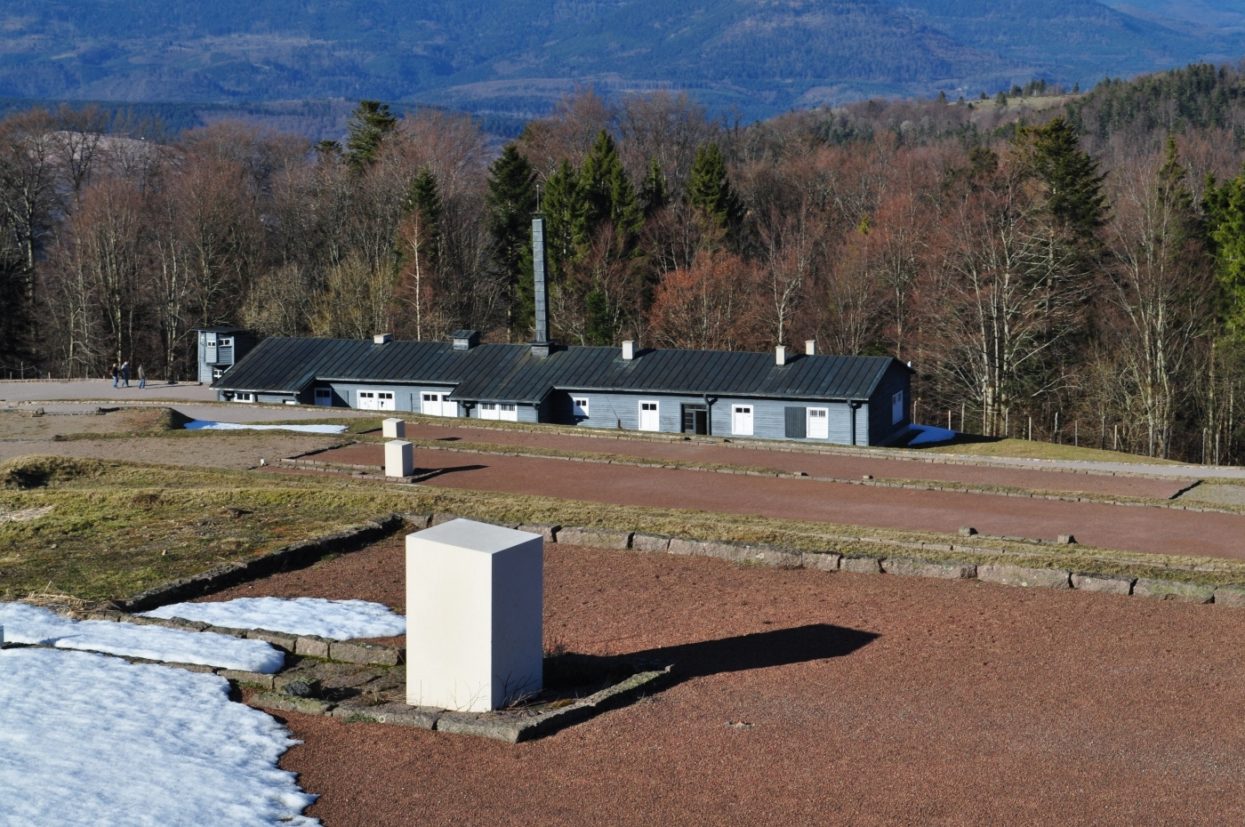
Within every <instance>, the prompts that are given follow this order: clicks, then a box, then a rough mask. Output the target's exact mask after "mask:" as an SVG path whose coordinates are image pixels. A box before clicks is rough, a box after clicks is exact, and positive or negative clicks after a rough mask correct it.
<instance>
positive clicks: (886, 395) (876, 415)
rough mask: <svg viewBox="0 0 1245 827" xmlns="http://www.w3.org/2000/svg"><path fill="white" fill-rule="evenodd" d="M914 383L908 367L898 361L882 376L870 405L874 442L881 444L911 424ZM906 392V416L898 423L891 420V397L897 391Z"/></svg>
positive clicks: (870, 430)
mask: <svg viewBox="0 0 1245 827" xmlns="http://www.w3.org/2000/svg"><path fill="white" fill-rule="evenodd" d="M911 388H912V383H911V380H910V374H909V373H908V369H907V368H905V367H904V366H903V365H901V364H899V363H898V362H895V363H893V364H892V365H891V366H890V367H889V368H888V369H887V370H886V373H885V374H884V375H883V376H882V381H881V382H879V383H878V387H877V390H876V391H875V392H874V394H873V405H871V406H870V408H871V410H870V415H869V426H868V427H869V434H870V436H872V437H873V444H875V445H877V444H881V443H882V442H885V441H886V440H887V439H889V438H890V437H891V436H893V435H894V434H896V433H897V432H899V431H902V430H903V429H904V428H906V427H908V425H909V424H911V413H912V399H911V398H910V397H911V393H912V390H911ZM899 390H902V391H903V392H904V416H903V419H901V420H899V422H898V423H892V422H891V398H892V397H893V396H894V394H895V392H896V391H899Z"/></svg>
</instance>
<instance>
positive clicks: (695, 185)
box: [687, 143, 744, 241]
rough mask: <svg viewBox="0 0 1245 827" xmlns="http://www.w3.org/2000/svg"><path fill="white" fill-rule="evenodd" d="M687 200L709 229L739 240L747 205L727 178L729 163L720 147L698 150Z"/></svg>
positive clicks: (710, 144) (689, 181)
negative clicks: (745, 205)
mask: <svg viewBox="0 0 1245 827" xmlns="http://www.w3.org/2000/svg"><path fill="white" fill-rule="evenodd" d="M687 200H688V203H689V204H690V205H691V207H692V209H693V210H695V211H696V213H697V215H698V216H699V217H700V219H701V220H702V221H703V222H704V223H705V225H706V229H709V230H713V231H717V232H720V233H722V234H724V235H725V236H726V238H728V239H730V240H732V241H734V240H737V238H738V231H739V225H740V223H741V222H742V220H743V212H744V211H743V204H742V203H741V202H740V200H739V196H738V195H737V194H736V193H735V189H734V187H732V186H731V182H730V179H729V178H728V177H727V174H726V161H725V160H724V159H723V158H722V150H721V149H719V148H718V145H717V144H716V143H707V144H704V145H703V146H701V147H700V148H699V149H697V150H696V158H695V159H694V160H693V161H692V172H691V177H690V178H689V180H688V183H687Z"/></svg>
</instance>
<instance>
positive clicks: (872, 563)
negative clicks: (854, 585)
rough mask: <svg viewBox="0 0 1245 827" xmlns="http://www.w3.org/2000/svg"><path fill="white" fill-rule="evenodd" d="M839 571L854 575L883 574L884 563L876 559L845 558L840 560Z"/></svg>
mask: <svg viewBox="0 0 1245 827" xmlns="http://www.w3.org/2000/svg"><path fill="white" fill-rule="evenodd" d="M839 571H850V572H852V573H854V574H881V573H882V561H881V560H879V559H878V558H876V557H844V558H843V559H841V560H839Z"/></svg>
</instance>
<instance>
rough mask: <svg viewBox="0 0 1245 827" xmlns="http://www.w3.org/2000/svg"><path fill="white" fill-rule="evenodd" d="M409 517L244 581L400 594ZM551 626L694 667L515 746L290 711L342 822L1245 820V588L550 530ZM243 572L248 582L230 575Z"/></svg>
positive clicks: (259, 590)
mask: <svg viewBox="0 0 1245 827" xmlns="http://www.w3.org/2000/svg"><path fill="white" fill-rule="evenodd" d="M402 566H403V556H402V541H401V538H395V539H391V540H388V541H385V542H383V543H380V544H378V545H376V546H374V547H372V548H370V549H368V550H365V551H362V552H358V553H355V554H349V555H344V556H342V557H339V558H336V559H333V560H330V561H326V562H323V563H320V564H318V565H316V566H314V567H312V568H309V569H306V570H303V571H298V572H291V573H288V574H282V575H277V576H274V577H272V578H269V579H266V580H262V581H259V582H256V583H253V584H249V585H247V586H243V587H240V588H238V589H234V590H231V592H230V593H229V595H259V594H273V595H286V596H294V595H312V596H324V597H344V596H350V597H361V598H367V599H372V600H380V601H382V602H385V603H388V604H389V605H391V606H393V607H394V608H396V609H399V610H401V609H402V607H403V606H402V604H403V591H402V575H401V572H402ZM545 584H546V585H545V601H546V603H545V618H546V620H545V639H546V644H547V646H552V645H559V646H564V647H565V648H566V649H568V650H569V651H575V652H584V653H593V654H619V653H638V652H654V651H656V652H658V653H660V654H662V655H665V656H666V657H669V658H670V659H672V660H673V661H674V662H675V663H676V664H677V667H676V668H677V671H678V674H679V678H678V680H677V682H676V683H675V684H674V685H673V686H671V687H670V688H668V689H666V690H664V691H661V692H659V693H657V694H655V695H653V696H652V697H650V698H648V699H645V700H643V701H641V702H639V703H637V704H635V705H633V706H630V707H627V708H623V709H620V710H616V711H613V712H609V713H606V714H605V715H602V716H599V717H597V718H595V719H593V720H591V721H588V722H586V723H583V724H580V725H578V726H575V727H572V728H571V729H569V730H566V731H564V732H561V733H559V734H557V735H554V736H552V737H550V738H547V739H544V740H540V741H536V742H533V743H530V744H520V745H513V746H512V745H506V744H501V743H497V742H491V741H485V740H482V739H476V738H471V737H465V736H452V735H444V734H437V733H430V732H424V731H417V730H406V729H402V728H397V727H384V726H380V725H370V724H343V723H340V722H338V721H336V720H331V719H326V718H318V717H312V716H306V715H300V714H297V713H284V712H282V713H278V714H279V715H280V716H281V717H282V718H283V719H285V720H286V721H287V724H288V725H289V726H290V728H291V729H292V731H293V733H294V736H295V737H297V738H299V739H301V740H302V741H303V742H304V743H303V744H302V745H301V746H297V747H294V748H293V749H292V750H290V751H289V752H288V753H287V754H286V755H285V757H284V758H283V759H282V762H281V764H282V766H283V767H285V768H287V769H290V770H293V771H295V772H298V773H299V774H300V783H301V785H302V786H303V788H304V789H307V790H309V791H311V792H315V793H319V794H320V796H321V798H320V799H319V801H318V802H317V803H316V804H315V805H314V806H313V807H312V808H311V810H310V811H309V813H310V814H311V815H314V816H318V817H320V818H321V819H323V820H324V823H325V824H327V825H332V826H333V827H345V826H346V825H369V827H371V826H372V825H376V826H379V825H407V824H412V823H419V824H533V825H535V824H540V825H550V824H558V825H560V824H566V825H582V824H589V823H609V824H775V825H777V824H784V825H785V824H852V825H860V824H866V825H868V824H914V825H915V824H922V825H924V824H985V823H1008V824H1059V825H1068V824H1094V825H1113V824H1118V825H1139V824H1156V825H1157V824H1230V823H1240V822H1241V821H1242V820H1243V819H1245V777H1242V775H1241V773H1240V771H1239V770H1240V767H1241V766H1242V763H1243V762H1245V718H1242V716H1240V715H1238V714H1236V712H1235V711H1236V710H1237V709H1239V707H1240V705H1241V703H1242V701H1245V690H1243V689H1242V687H1243V686H1245V659H1243V658H1241V657H1240V641H1241V640H1242V639H1245V611H1240V610H1234V609H1227V608H1224V607H1216V606H1195V605H1188V604H1172V603H1163V602H1159V601H1149V600H1141V599H1136V598H1121V597H1115V596H1110V595H1100V594H1088V593H1082V592H1073V591H1067V592H1048V591H1038V590H1032V591H1031V590H1021V589H1010V588H1007V587H1003V586H994V585H990V584H984V583H978V582H942V581H933V580H924V579H909V578H901V577H893V576H885V575H874V576H870V575H855V574H848V573H824V572H814V571H782V570H774V569H766V568H753V567H742V566H736V565H732V564H729V563H725V562H722V561H717V560H707V559H698V558H683V557H672V556H667V555H644V554H637V553H633V552H610V551H600V550H594V549H589V548H580V547H574V546H566V545H560V544H553V545H549V546H546V569H545ZM221 596H226V595H221Z"/></svg>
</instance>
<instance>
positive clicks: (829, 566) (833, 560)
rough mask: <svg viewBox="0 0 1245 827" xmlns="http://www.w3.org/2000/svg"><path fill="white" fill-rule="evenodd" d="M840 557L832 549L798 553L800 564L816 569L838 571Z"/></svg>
mask: <svg viewBox="0 0 1245 827" xmlns="http://www.w3.org/2000/svg"><path fill="white" fill-rule="evenodd" d="M842 557H843V555H841V554H839V553H838V552H834V551H806V552H804V553H803V554H801V555H800V565H801V566H803V567H804V568H806V569H814V570H816V571H838V570H839V560H840V559H841V558H842Z"/></svg>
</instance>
